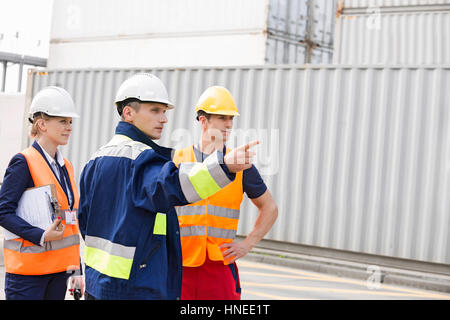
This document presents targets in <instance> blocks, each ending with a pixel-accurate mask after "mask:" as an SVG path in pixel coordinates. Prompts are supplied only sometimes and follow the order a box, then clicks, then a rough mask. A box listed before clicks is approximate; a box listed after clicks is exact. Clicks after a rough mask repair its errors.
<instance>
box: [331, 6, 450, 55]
mask: <svg viewBox="0 0 450 320" xmlns="http://www.w3.org/2000/svg"><path fill="white" fill-rule="evenodd" d="M416 2H417V1H401V2H400V1H397V2H395V5H398V6H399V7H396V6H394V4H391V1H385V2H383V3H384V4H385V5H387V6H386V7H382V6H380V7H377V6H376V5H374V6H371V7H367V8H364V7H356V6H357V4H356V3H355V2H349V5H354V6H355V8H353V7H346V6H347V1H345V2H344V7H343V8H340V9H339V14H338V17H337V19H336V28H335V37H334V38H335V42H334V43H335V46H334V56H333V63H340V64H385V63H392V64H449V63H450V31H449V30H450V1H449V0H446V1H434V2H433V3H435V4H428V3H431V2H432V1H428V2H424V1H420V3H417V5H416V6H413V7H411V6H408V5H409V3H414V4H416ZM358 3H359V2H358ZM363 3H367V2H363ZM369 3H373V2H369ZM436 3H437V4H436ZM419 4H420V5H419ZM389 5H392V6H389ZM400 5H404V6H403V7H400ZM411 5H412V4H411Z"/></svg>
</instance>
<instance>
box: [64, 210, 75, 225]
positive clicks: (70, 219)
mask: <svg viewBox="0 0 450 320" xmlns="http://www.w3.org/2000/svg"><path fill="white" fill-rule="evenodd" d="M64 213H65V216H66V224H77V212H76V211H70V210H67V211H65V212H64Z"/></svg>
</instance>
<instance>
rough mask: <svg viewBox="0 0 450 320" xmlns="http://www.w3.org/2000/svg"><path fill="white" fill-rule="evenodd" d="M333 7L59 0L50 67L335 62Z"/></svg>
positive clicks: (279, 2) (280, 2) (279, 0)
mask: <svg viewBox="0 0 450 320" xmlns="http://www.w3.org/2000/svg"><path fill="white" fill-rule="evenodd" d="M335 7H336V1H335V0H333V1H330V0H314V1H307V0H295V1H294V0H248V1H247V0H246V1H240V0H229V1H228V0H227V1H222V0H191V1H181V0H168V1H157V0H131V1H124V0H94V1H92V0H89V1H87V0H59V1H54V8H53V21H52V28H51V40H50V54H49V61H48V67H50V68H91V67H92V68H103V67H105V68H115V67H121V68H133V67H142V66H145V67H165V66H172V67H174V66H177V67H182V66H214V65H218V66H231V65H262V64H265V63H268V64H272V63H298V61H301V62H300V63H303V62H306V63H310V62H316V61H320V62H324V63H330V62H331V58H332V57H331V55H329V54H328V53H329V52H331V51H332V46H333V32H334V17H335ZM274 42H276V43H277V45H276V46H274V45H272V44H273V43H274ZM302 47H303V48H306V50H304V51H302ZM316 49H317V50H316ZM284 51H286V52H284ZM280 52H282V54H281V55H280ZM324 52H326V54H324ZM294 53H295V54H294ZM301 54H303V56H302V55H301ZM318 56H320V59H318V58H317V57H318ZM280 57H284V58H282V59H280Z"/></svg>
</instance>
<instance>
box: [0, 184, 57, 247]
mask: <svg viewBox="0 0 450 320" xmlns="http://www.w3.org/2000/svg"><path fill="white" fill-rule="evenodd" d="M55 198H56V187H55V185H54V184H49V185H45V186H42V187H37V188H30V189H27V190H25V192H24V193H23V195H22V197H21V198H20V200H19V203H18V206H17V210H16V214H17V215H18V216H19V217H21V218H22V219H24V220H25V221H27V222H28V223H29V224H31V225H32V226H35V227H39V228H41V229H44V230H45V229H47V228H48V227H49V226H50V225H51V224H52V222H53V213H54V212H53V207H52V203H51V201H52V199H55ZM4 235H5V240H11V239H16V238H20V237H19V236H18V235H16V234H14V233H12V232H10V231H8V230H6V229H5V233H4Z"/></svg>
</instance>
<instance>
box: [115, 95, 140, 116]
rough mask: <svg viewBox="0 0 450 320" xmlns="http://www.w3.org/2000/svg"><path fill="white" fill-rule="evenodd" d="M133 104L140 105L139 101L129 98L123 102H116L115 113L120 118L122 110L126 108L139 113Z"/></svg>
mask: <svg viewBox="0 0 450 320" xmlns="http://www.w3.org/2000/svg"><path fill="white" fill-rule="evenodd" d="M133 102H137V103H138V104H140V103H141V100H139V99H136V98H129V99H125V100H123V101H120V102H117V104H116V106H117V112H118V113H119V115H120V116H122V112H123V109H124V108H125V107H126V106H130V107H132V108H133V109H135V110H136V111H139V108H136V104H135V103H133Z"/></svg>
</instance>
